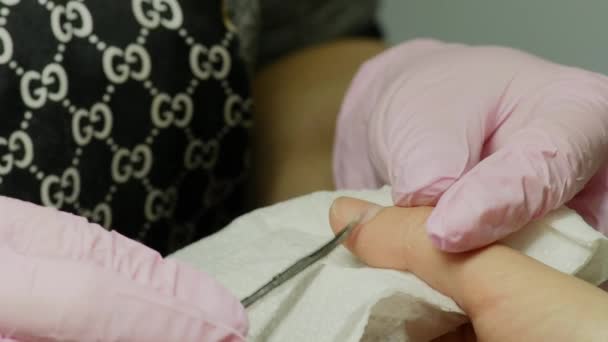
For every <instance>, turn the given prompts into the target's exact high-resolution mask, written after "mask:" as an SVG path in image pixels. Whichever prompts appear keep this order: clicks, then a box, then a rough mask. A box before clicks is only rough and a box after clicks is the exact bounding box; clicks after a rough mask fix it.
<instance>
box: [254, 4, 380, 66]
mask: <svg viewBox="0 0 608 342" xmlns="http://www.w3.org/2000/svg"><path fill="white" fill-rule="evenodd" d="M259 1H260V10H261V25H260V37H259V39H258V41H259V44H258V48H257V50H256V52H257V63H258V67H263V66H264V65H265V64H268V63H271V62H273V61H274V60H276V59H278V58H280V57H281V56H284V55H285V54H288V53H290V52H292V51H295V50H297V49H301V48H305V47H308V46H311V45H315V44H321V43H324V42H327V41H331V40H334V39H339V38H344V37H353V36H359V35H360V34H365V35H367V34H369V33H370V31H369V30H370V28H373V27H375V25H376V13H377V10H378V7H379V4H380V1H379V0H306V1H283V0H259ZM376 33H379V32H376Z"/></svg>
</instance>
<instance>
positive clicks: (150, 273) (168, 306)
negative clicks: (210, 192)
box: [0, 197, 248, 342]
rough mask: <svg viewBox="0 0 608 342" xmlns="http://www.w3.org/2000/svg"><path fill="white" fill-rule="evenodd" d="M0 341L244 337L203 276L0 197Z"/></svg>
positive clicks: (240, 323)
mask: <svg viewBox="0 0 608 342" xmlns="http://www.w3.org/2000/svg"><path fill="white" fill-rule="evenodd" d="M0 274H1V279H2V280H1V281H0V341H28V342H29V341H62V342H63V341H130V342H131V341H141V342H144V341H145V342H151V341H159V342H160V341H163V342H165V341H244V340H245V337H244V336H246V331H247V325H248V322H247V317H246V313H245V311H244V309H243V307H242V306H241V304H240V303H239V301H238V300H237V299H236V298H234V297H233V296H232V295H231V294H230V293H229V292H228V291H227V290H225V289H224V288H223V287H222V286H221V285H220V284H219V283H218V282H216V281H214V280H213V279H211V278H210V277H209V276H208V275H206V274H204V273H202V272H199V271H197V270H194V269H192V268H190V267H188V266H186V265H183V264H180V263H179V262H176V261H173V260H163V259H162V258H161V256H160V255H159V254H158V253H156V252H155V251H153V250H151V249H148V248H147V247H144V246H143V245H141V244H139V243H136V242H134V241H132V240H129V239H127V238H125V237H123V236H121V235H119V234H117V233H115V232H108V231H106V230H104V229H103V228H101V227H100V226H98V225H94V224H89V223H88V222H87V221H86V220H85V219H83V218H80V217H77V216H73V215H70V214H66V213H61V212H58V211H56V210H54V209H49V208H42V207H38V206H35V205H32V204H29V203H25V202H20V201H17V200H13V199H9V198H5V197H0Z"/></svg>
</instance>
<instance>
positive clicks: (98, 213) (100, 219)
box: [81, 203, 112, 229]
mask: <svg viewBox="0 0 608 342" xmlns="http://www.w3.org/2000/svg"><path fill="white" fill-rule="evenodd" d="M81 215H82V216H84V217H86V218H88V219H89V220H91V221H93V222H96V223H98V224H99V225H101V226H102V227H104V228H106V229H109V228H110V226H111V225H112V208H110V206H109V205H108V204H106V203H100V204H98V205H97V206H95V209H93V211H83V212H82V213H81Z"/></svg>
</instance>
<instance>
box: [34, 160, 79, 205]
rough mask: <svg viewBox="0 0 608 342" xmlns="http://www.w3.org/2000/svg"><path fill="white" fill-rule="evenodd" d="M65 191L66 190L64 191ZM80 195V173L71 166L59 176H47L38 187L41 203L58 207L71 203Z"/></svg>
mask: <svg viewBox="0 0 608 342" xmlns="http://www.w3.org/2000/svg"><path fill="white" fill-rule="evenodd" d="M66 191H67V192H66ZM78 195H80V174H79V173H78V170H76V169H75V168H73V167H70V168H68V169H66V170H65V171H64V172H63V175H62V176H61V178H60V177H58V176H55V175H50V176H47V177H46V178H45V179H44V180H43V181H42V186H41V187H40V197H41V198H42V204H44V205H45V206H47V207H54V208H57V209H60V208H61V207H62V206H63V204H64V203H68V204H73V203H75V202H76V200H77V199H78Z"/></svg>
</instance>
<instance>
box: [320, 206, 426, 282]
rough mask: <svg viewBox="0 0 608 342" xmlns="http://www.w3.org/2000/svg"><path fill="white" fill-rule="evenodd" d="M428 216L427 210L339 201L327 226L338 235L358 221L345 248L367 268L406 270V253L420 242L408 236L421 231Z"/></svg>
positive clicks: (333, 208)
mask: <svg viewBox="0 0 608 342" xmlns="http://www.w3.org/2000/svg"><path fill="white" fill-rule="evenodd" d="M403 213H407V215H402V214H403ZM429 213H430V208H425V207H419V208H396V207H387V208H383V207H380V206H378V205H376V204H373V203H370V202H367V201H362V200H358V199H354V198H347V197H341V198H338V199H337V200H336V201H335V202H334V204H333V205H332V208H331V212H330V223H331V226H332V229H333V230H334V232H336V233H338V232H339V231H340V230H341V229H343V228H344V226H346V225H347V224H348V223H349V222H352V221H353V220H356V219H358V218H361V224H359V226H358V227H356V228H355V230H354V231H353V233H352V234H351V236H350V237H349V239H348V240H347V241H346V242H345V246H346V247H347V248H348V249H349V250H350V251H351V252H353V253H354V254H355V255H357V256H358V257H359V258H361V259H362V260H363V261H364V262H365V263H367V264H368V265H370V266H374V267H381V268H393V269H400V270H408V269H409V267H408V265H409V262H408V257H407V256H406V254H407V250H408V249H409V247H410V246H412V243H414V241H415V240H416V239H418V238H419V237H416V236H409V235H410V234H409V233H410V232H411V231H412V230H417V229H416V228H419V227H423V226H424V222H425V220H426V218H427V217H428V215H429ZM371 221H373V223H372V222H371ZM368 223H371V224H368Z"/></svg>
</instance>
